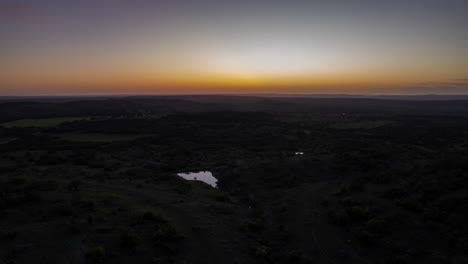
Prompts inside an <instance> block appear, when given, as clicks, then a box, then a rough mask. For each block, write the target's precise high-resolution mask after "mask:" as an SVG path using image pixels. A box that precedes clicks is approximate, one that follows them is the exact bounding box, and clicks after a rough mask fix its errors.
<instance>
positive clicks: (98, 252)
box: [85, 246, 106, 263]
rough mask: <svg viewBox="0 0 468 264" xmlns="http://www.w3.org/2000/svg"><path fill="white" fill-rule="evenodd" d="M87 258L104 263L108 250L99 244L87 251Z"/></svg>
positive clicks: (93, 261)
mask: <svg viewBox="0 0 468 264" xmlns="http://www.w3.org/2000/svg"><path fill="white" fill-rule="evenodd" d="M85 255H86V259H87V260H88V262H90V263H102V262H103V261H104V259H105V257H106V250H105V249H104V248H103V247H101V246H99V247H95V248H92V249H89V250H88V251H86V254H85Z"/></svg>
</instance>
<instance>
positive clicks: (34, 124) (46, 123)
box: [0, 117, 89, 128]
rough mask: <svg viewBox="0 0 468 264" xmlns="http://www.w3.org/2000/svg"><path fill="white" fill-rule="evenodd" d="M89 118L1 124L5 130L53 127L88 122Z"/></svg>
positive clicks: (35, 120)
mask: <svg viewBox="0 0 468 264" xmlns="http://www.w3.org/2000/svg"><path fill="white" fill-rule="evenodd" d="M88 119H89V117H58V118H44V119H21V120H15V121H11V122H7V123H3V124H0V126H2V127H5V128H13V127H53V126H57V125H59V124H62V123H65V122H72V121H77V120H88Z"/></svg>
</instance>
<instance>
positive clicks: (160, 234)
mask: <svg viewBox="0 0 468 264" xmlns="http://www.w3.org/2000/svg"><path fill="white" fill-rule="evenodd" d="M180 239H182V235H180V234H179V232H178V231H177V229H176V228H175V227H174V226H173V225H166V226H164V227H162V228H161V227H158V230H156V231H155V232H154V233H153V236H152V240H153V242H154V243H155V244H161V243H167V242H174V241H178V240H180Z"/></svg>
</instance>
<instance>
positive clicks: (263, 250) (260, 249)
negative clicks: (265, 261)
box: [255, 245, 271, 258]
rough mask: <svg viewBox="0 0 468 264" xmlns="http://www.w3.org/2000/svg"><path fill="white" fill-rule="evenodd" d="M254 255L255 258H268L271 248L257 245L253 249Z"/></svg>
mask: <svg viewBox="0 0 468 264" xmlns="http://www.w3.org/2000/svg"><path fill="white" fill-rule="evenodd" d="M255 255H256V256H257V257H264V258H269V257H270V255H271V248H270V247H268V246H265V245H257V246H256V247H255Z"/></svg>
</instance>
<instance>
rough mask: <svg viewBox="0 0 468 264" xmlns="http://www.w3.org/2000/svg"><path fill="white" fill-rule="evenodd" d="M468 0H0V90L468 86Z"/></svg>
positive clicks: (460, 90) (436, 89)
mask: <svg viewBox="0 0 468 264" xmlns="http://www.w3.org/2000/svg"><path fill="white" fill-rule="evenodd" d="M467 14H468V1H466V0H404V1H403V0H391V1H383V0H342V1H338V0H308V1H306V0H283V1H280V0H270V1H267V0H237V1H228V0H198V1H197V0H159V1H158V0H152V1H150V0H0V96H2V95H4V96H5V95H6V96H8V95H85V94H86V95H90V94H181V93H202V94H205V93H217V94H219V93H287V94H291V93H299V94H309V93H310V94H317V93H319V94H468V30H467V29H468V15H467Z"/></svg>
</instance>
